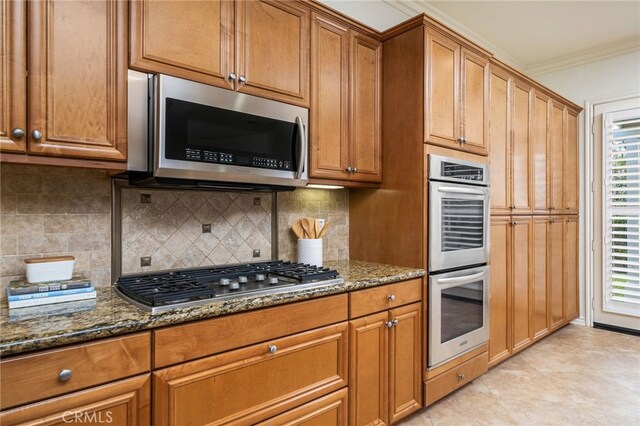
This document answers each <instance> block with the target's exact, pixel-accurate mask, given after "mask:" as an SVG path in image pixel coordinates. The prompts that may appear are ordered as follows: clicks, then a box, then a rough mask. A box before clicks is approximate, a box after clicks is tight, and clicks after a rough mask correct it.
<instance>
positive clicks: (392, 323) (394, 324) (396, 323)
mask: <svg viewBox="0 0 640 426" xmlns="http://www.w3.org/2000/svg"><path fill="white" fill-rule="evenodd" d="M391 325H393V326H394V327H395V326H396V325H398V320H397V319H394V320H393V321H391Z"/></svg>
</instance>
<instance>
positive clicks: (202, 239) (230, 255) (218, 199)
mask: <svg viewBox="0 0 640 426" xmlns="http://www.w3.org/2000/svg"><path fill="white" fill-rule="evenodd" d="M143 194H148V195H150V198H151V202H150V203H145V204H143V203H141V195H143ZM254 198H260V205H254ZM271 198H272V195H271V194H255V193H233V192H228V193H227V192H205V191H175V190H148V189H137V188H122V195H121V200H122V249H123V255H122V272H123V273H125V274H128V273H139V272H147V271H157V270H163V269H175V268H193V267H196V266H207V265H223V264H231V263H241V262H249V261H264V260H270V259H271V205H272V201H271ZM203 224H211V232H207V233H203V232H202V225H203ZM254 249H259V250H260V254H261V257H259V258H253V250H254ZM141 257H151V266H146V267H141V266H140V258H141Z"/></svg>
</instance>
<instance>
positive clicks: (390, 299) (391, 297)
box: [387, 294, 396, 302]
mask: <svg viewBox="0 0 640 426" xmlns="http://www.w3.org/2000/svg"><path fill="white" fill-rule="evenodd" d="M387 300H389V301H391V302H393V301H394V300H396V295H395V294H390V295H388V296H387Z"/></svg>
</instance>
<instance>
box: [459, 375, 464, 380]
mask: <svg viewBox="0 0 640 426" xmlns="http://www.w3.org/2000/svg"><path fill="white" fill-rule="evenodd" d="M458 379H459V380H461V381H462V380H464V373H459V374H458Z"/></svg>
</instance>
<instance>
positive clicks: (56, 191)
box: [0, 164, 111, 297]
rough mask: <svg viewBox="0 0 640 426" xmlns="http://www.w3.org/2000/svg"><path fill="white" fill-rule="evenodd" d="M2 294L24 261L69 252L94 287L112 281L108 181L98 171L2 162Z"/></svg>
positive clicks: (0, 200) (0, 193)
mask: <svg viewBox="0 0 640 426" xmlns="http://www.w3.org/2000/svg"><path fill="white" fill-rule="evenodd" d="M0 242H1V244H0V283H1V287H2V288H1V290H2V291H1V293H0V297H4V296H5V293H6V292H5V287H6V285H7V284H8V283H9V281H10V280H12V279H15V278H17V277H18V276H20V275H24V270H25V268H24V259H25V258H30V257H44V256H59V255H71V256H74V257H75V259H76V263H75V270H76V271H77V272H80V273H83V274H85V275H86V276H87V277H89V278H90V279H91V281H92V282H93V283H94V285H96V286H104V285H109V282H110V280H111V180H110V179H109V177H108V176H107V173H106V172H103V171H97V170H85V169H71V168H57V167H46V166H25V165H17V164H2V165H1V166H0Z"/></svg>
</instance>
